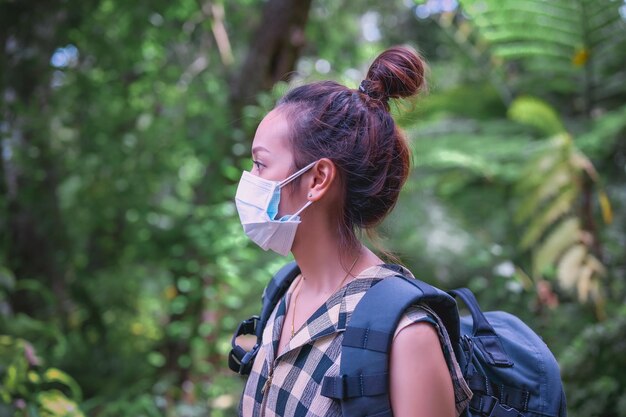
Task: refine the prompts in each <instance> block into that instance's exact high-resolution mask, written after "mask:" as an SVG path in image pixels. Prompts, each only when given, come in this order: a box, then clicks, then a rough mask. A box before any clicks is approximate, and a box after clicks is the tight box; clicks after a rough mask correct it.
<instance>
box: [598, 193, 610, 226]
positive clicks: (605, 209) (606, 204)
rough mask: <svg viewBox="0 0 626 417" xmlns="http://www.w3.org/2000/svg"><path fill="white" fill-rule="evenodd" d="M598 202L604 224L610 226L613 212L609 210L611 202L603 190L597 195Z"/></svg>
mask: <svg viewBox="0 0 626 417" xmlns="http://www.w3.org/2000/svg"><path fill="white" fill-rule="evenodd" d="M598 200H600V208H601V210H602V219H603V220H604V223H605V224H611V223H612V222H613V210H612V209H611V202H610V201H609V197H608V196H607V195H606V193H605V192H604V191H603V190H600V192H599V193H598Z"/></svg>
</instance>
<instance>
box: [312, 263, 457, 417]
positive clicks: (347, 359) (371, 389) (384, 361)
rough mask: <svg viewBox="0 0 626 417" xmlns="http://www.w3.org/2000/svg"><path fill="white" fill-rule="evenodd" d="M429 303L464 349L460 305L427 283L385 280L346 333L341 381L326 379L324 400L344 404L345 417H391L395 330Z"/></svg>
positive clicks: (365, 300)
mask: <svg viewBox="0 0 626 417" xmlns="http://www.w3.org/2000/svg"><path fill="white" fill-rule="evenodd" d="M417 303H425V304H427V305H428V306H429V307H430V308H432V309H433V310H434V311H435V313H437V315H440V314H441V316H440V318H441V319H442V321H443V322H444V324H445V325H446V328H447V330H448V332H449V333H450V338H451V341H452V343H453V346H454V345H457V344H458V338H459V318H458V312H457V309H456V302H455V300H454V299H453V298H452V297H451V296H450V295H449V294H447V293H445V292H443V291H441V290H439V289H437V288H435V287H432V286H431V285H428V284H426V283H424V282H422V281H419V280H417V279H413V278H406V277H403V276H400V275H397V276H395V277H389V278H385V279H383V280H381V281H380V282H379V283H377V284H376V285H374V286H373V287H372V288H370V289H369V290H368V291H367V292H366V293H365V295H364V296H363V298H362V299H361V301H360V302H359V303H358V304H357V306H356V308H355V310H354V312H353V314H352V317H351V318H350V322H349V323H348V327H347V328H346V331H345V333H344V338H343V343H342V352H341V364H340V376H338V377H324V380H323V381H322V395H324V396H325V397H330V398H334V399H339V400H341V407H342V412H343V415H344V416H376V417H390V416H391V415H392V413H391V402H390V398H389V353H390V351H391V343H392V340H393V335H394V333H395V329H396V327H397V325H398V322H399V321H400V318H401V317H402V315H403V314H404V312H405V311H406V309H407V308H408V307H410V306H411V305H413V304H417Z"/></svg>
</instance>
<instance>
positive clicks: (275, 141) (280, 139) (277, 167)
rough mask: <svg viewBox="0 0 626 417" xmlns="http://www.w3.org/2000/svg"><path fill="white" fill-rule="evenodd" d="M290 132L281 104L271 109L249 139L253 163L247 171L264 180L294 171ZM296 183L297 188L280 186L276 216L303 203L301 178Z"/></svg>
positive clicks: (282, 178)
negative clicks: (251, 139) (250, 140)
mask: <svg viewBox="0 0 626 417" xmlns="http://www.w3.org/2000/svg"><path fill="white" fill-rule="evenodd" d="M289 135H290V127H289V122H288V121H287V117H286V116H285V113H284V112H282V111H281V110H280V108H278V109H274V110H272V111H271V112H269V113H268V114H267V115H266V116H265V117H264V118H263V120H262V121H261V123H260V124H259V126H258V128H257V130H256V133H255V135H254V140H253V141H252V161H253V167H252V170H251V171H250V172H251V173H252V174H253V175H257V176H259V177H261V178H264V179H266V180H272V181H282V180H284V179H285V178H287V177H288V176H289V175H291V174H293V172H294V158H293V153H292V150H291V145H290V140H289ZM304 176H306V173H304V174H303V177H304ZM298 184H299V186H298V189H294V188H293V185H292V184H290V185H287V186H285V188H283V189H282V190H281V196H280V204H279V206H278V216H277V218H280V217H282V216H284V215H287V214H293V213H295V212H296V211H297V210H299V209H300V208H301V207H302V206H303V205H304V204H305V203H306V201H307V200H306V191H305V190H304V187H303V184H304V181H302V180H301V181H299V183H298ZM299 190H300V191H301V192H298V191H299ZM290 191H291V192H290Z"/></svg>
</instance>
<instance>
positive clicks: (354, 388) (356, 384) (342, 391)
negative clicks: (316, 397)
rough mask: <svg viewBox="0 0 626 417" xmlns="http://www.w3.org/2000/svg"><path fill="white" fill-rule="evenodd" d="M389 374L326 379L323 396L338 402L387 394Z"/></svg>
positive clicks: (323, 384) (323, 385)
mask: <svg viewBox="0 0 626 417" xmlns="http://www.w3.org/2000/svg"><path fill="white" fill-rule="evenodd" d="M388 386H389V374H386V373H385V374H376V375H356V376H346V375H344V376H336V377H325V378H324V380H323V382H322V395H323V396H324V397H328V398H334V399H337V400H345V399H346V398H355V397H362V396H368V397H371V396H374V395H380V394H384V393H386V392H387V389H388Z"/></svg>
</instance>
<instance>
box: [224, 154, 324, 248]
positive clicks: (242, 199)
mask: <svg viewBox="0 0 626 417" xmlns="http://www.w3.org/2000/svg"><path fill="white" fill-rule="evenodd" d="M316 162H317V161H315V162H311V163H310V164H309V165H307V166H305V167H304V168H302V169H301V170H299V171H297V172H295V173H294V174H292V175H290V176H289V177H287V178H285V179H284V180H282V181H270V180H266V179H263V178H261V177H258V176H256V175H252V174H251V173H249V172H247V171H244V172H243V174H242V175H241V180H239V186H238V187H237V194H236V195H235V205H236V206H237V212H238V213H239V219H240V220H241V224H242V225H243V230H244V232H245V233H246V235H248V237H249V238H250V239H252V241H253V242H254V243H256V244H257V245H259V246H260V247H261V248H263V249H264V250H268V249H271V250H273V251H274V252H276V253H279V254H281V255H283V256H286V255H287V254H288V253H289V251H290V250H291V246H292V245H293V239H294V238H295V236H296V229H297V227H298V224H300V216H299V215H300V213H302V211H303V210H304V209H305V208H307V207H308V206H310V205H311V203H312V201H307V202H306V204H305V205H304V206H302V208H301V209H300V210H298V211H297V212H295V213H294V214H291V215H287V216H283V217H281V218H280V219H276V215H277V214H278V203H279V202H280V190H281V188H283V187H284V186H285V185H287V184H289V183H290V182H291V181H293V180H294V179H296V178H298V177H299V176H300V175H302V174H304V173H305V172H306V171H308V170H309V169H310V168H311V167H312V166H313V165H315V163H316Z"/></svg>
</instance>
